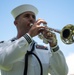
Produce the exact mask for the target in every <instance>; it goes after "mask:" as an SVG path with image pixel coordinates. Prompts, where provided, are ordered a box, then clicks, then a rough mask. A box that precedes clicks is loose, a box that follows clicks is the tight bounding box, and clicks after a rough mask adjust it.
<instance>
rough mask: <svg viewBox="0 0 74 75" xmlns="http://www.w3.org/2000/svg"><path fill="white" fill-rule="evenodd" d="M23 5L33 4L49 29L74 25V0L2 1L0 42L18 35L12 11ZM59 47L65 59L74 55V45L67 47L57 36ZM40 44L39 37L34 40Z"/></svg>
mask: <svg viewBox="0 0 74 75" xmlns="http://www.w3.org/2000/svg"><path fill="white" fill-rule="evenodd" d="M21 4H32V5H34V6H36V7H37V8H38V10H39V13H38V15H37V19H38V18H43V19H44V20H46V21H47V23H48V27H52V28H55V29H59V30H62V28H63V27H64V26H65V25H67V24H74V0H1V1H0V41H1V40H5V41H7V40H9V39H11V38H13V37H15V36H16V35H17V31H16V27H15V25H14V23H13V21H14V18H13V17H12V15H11V10H12V9H13V8H15V7H16V6H18V5H21ZM56 35H57V39H58V45H59V46H60V49H61V50H62V52H63V53H64V55H65V57H66V58H67V57H69V56H71V55H72V54H73V55H74V49H73V46H74V44H71V45H66V44H64V43H63V42H62V41H61V39H60V34H57V33H56ZM34 39H35V40H36V41H37V42H38V43H39V44H43V42H42V40H40V39H39V38H38V37H35V38H34Z"/></svg>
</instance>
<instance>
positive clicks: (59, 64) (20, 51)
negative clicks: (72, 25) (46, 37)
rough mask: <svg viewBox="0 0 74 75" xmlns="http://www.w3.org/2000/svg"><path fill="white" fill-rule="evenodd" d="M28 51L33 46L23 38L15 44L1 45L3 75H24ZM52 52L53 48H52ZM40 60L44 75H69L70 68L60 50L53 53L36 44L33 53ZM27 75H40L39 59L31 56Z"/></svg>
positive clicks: (0, 65)
mask: <svg viewBox="0 0 74 75" xmlns="http://www.w3.org/2000/svg"><path fill="white" fill-rule="evenodd" d="M27 50H31V44H29V43H28V41H27V40H26V39H25V38H24V37H21V38H20V39H18V40H15V41H13V42H11V41H8V42H4V43H1V44H0V69H1V74H2V75H23V71H24V58H25V54H26V52H27ZM51 50H52V48H51ZM33 52H34V53H35V54H36V55H37V56H38V57H39V59H40V61H41V63H42V66H43V75H48V73H50V74H51V75H67V72H68V67H67V64H66V61H65V57H64V55H63V53H62V52H61V51H60V50H57V51H56V52H53V51H51V52H50V50H49V49H48V50H47V49H46V48H44V46H40V45H37V44H35V49H34V51H33ZM27 75H40V65H39V63H38V61H37V59H36V58H35V57H34V56H33V55H30V56H29V61H28V72H27Z"/></svg>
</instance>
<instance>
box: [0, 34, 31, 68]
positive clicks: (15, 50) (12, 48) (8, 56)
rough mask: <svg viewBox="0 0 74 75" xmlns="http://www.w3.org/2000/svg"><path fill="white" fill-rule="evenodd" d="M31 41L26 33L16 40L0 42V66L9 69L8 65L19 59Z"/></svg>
mask: <svg viewBox="0 0 74 75" xmlns="http://www.w3.org/2000/svg"><path fill="white" fill-rule="evenodd" d="M31 42H32V39H31V37H30V36H29V35H28V34H25V35H24V36H23V37H21V38H19V39H17V40H16V41H13V42H11V43H9V42H5V43H2V44H0V68H1V69H5V68H6V69H7V68H8V69H9V68H10V67H11V66H9V65H11V64H13V63H14V62H17V61H19V60H21V59H22V58H23V57H24V55H25V53H26V51H27V49H28V46H29V44H30V43H31Z"/></svg>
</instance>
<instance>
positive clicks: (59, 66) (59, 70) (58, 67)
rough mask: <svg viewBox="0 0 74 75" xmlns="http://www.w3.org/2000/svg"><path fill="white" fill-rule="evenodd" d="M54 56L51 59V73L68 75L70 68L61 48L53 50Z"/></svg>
mask: <svg viewBox="0 0 74 75" xmlns="http://www.w3.org/2000/svg"><path fill="white" fill-rule="evenodd" d="M51 52H52V56H51V58H50V67H49V72H50V74H51V75H67V73H68V66H67V63H66V60H65V57H64V55H63V53H62V51H61V50H59V47H58V46H56V47H53V48H51Z"/></svg>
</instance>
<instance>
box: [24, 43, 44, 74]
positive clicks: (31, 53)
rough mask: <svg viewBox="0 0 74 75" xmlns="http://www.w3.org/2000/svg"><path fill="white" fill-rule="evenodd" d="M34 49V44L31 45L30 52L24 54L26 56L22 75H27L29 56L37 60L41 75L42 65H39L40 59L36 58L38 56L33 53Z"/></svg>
mask: <svg viewBox="0 0 74 75" xmlns="http://www.w3.org/2000/svg"><path fill="white" fill-rule="evenodd" d="M34 47H35V43H34V44H33V46H32V49H31V51H27V53H26V55H25V67H24V75H27V70H28V58H29V55H34V56H35V57H36V58H37V60H38V62H39V65H40V69H41V73H40V75H43V67H42V63H41V61H40V59H39V58H38V56H37V55H36V54H35V53H33V51H34Z"/></svg>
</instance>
